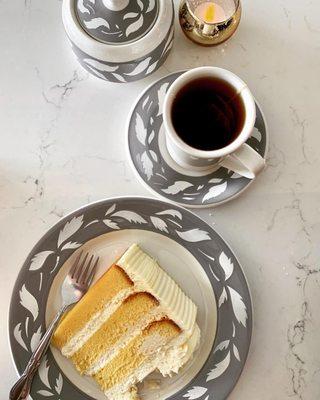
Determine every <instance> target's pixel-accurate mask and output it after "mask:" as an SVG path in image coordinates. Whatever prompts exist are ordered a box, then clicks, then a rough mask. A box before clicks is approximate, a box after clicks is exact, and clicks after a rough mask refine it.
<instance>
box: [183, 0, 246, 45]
mask: <svg viewBox="0 0 320 400" xmlns="http://www.w3.org/2000/svg"><path fill="white" fill-rule="evenodd" d="M240 18H241V4H240V0H211V1H209V0H182V1H181V4H180V9H179V21H180V25H181V28H182V30H183V32H184V34H185V35H186V36H187V37H188V38H189V39H191V40H192V41H194V42H196V43H198V44H201V45H204V46H214V45H217V44H220V43H222V42H224V41H225V40H227V39H229V38H230V37H231V36H232V35H233V34H234V32H235V31H236V30H237V27H238V25H239V22H240Z"/></svg>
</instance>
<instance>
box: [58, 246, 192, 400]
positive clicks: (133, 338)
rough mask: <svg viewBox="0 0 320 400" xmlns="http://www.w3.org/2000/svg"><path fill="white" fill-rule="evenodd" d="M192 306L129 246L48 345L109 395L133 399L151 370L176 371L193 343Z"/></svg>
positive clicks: (117, 399)
mask: <svg viewBox="0 0 320 400" xmlns="http://www.w3.org/2000/svg"><path fill="white" fill-rule="evenodd" d="M196 314H197V308H196V306H195V304H194V303H193V302H192V301H191V300H190V299H189V298H188V297H187V296H186V295H185V294H184V293H183V292H182V290H181V289H180V288H179V287H178V285H177V284H176V283H175V282H174V281H173V280H172V279H171V278H170V277H169V275H168V274H167V273H166V272H164V271H163V270H162V269H161V268H160V267H159V265H158V264H157V263H156V261H155V260H153V259H152V258H151V257H150V256H148V255H147V254H146V253H144V252H143V251H142V250H141V249H140V247H139V246H137V245H136V244H134V245H132V246H131V247H130V248H129V249H128V250H127V251H126V252H125V254H124V255H123V256H122V257H121V258H120V259H119V260H118V261H117V262H116V263H115V264H114V265H112V266H111V267H110V268H109V269H108V271H107V272H106V273H105V274H104V275H103V276H102V277H101V278H100V279H99V280H98V281H97V282H96V283H95V284H94V285H93V286H92V287H91V288H90V290H89V291H88V293H87V294H86V295H85V296H84V297H83V298H82V300H81V301H80V302H79V303H78V304H76V305H75V306H74V308H73V309H72V310H71V311H70V312H69V313H68V314H67V315H66V316H65V318H64V319H63V320H62V322H61V323H60V325H59V327H58V329H57V330H56V332H55V335H54V338H53V344H54V346H56V347H57V348H59V349H60V350H61V352H62V354H63V355H64V356H66V357H68V358H70V359H71V360H72V362H73V363H74V365H75V367H76V368H77V370H78V371H79V372H80V373H81V374H86V375H90V376H92V377H93V379H95V380H96V382H97V383H98V384H99V385H100V387H101V388H102V390H103V391H104V393H105V394H106V396H107V397H108V398H109V399H110V400H120V399H121V400H122V399H123V400H124V399H136V398H138V395H137V388H136V384H137V383H139V382H141V381H142V380H143V379H144V378H145V377H146V376H147V375H149V374H150V373H151V372H153V371H155V370H158V371H160V372H161V374H162V375H163V376H166V375H171V374H172V373H177V372H178V371H179V369H180V368H181V367H182V366H183V365H184V364H185V363H186V362H187V361H188V360H189V359H190V358H191V356H192V354H193V352H194V350H195V348H196V347H197V345H198V343H199V338H200V331H199V328H198V326H197V324H196Z"/></svg>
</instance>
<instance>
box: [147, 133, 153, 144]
mask: <svg viewBox="0 0 320 400" xmlns="http://www.w3.org/2000/svg"><path fill="white" fill-rule="evenodd" d="M153 139H154V131H152V132H151V133H150V135H149V137H148V143H149V144H151V143H152V141H153Z"/></svg>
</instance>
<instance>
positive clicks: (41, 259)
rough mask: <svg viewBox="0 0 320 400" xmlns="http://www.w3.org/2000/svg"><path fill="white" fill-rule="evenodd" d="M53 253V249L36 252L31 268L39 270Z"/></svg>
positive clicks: (31, 269)
mask: <svg viewBox="0 0 320 400" xmlns="http://www.w3.org/2000/svg"><path fill="white" fill-rule="evenodd" d="M53 253H54V252H53V251H50V250H46V251H41V252H40V253H38V254H36V255H35V256H34V257H33V258H32V260H31V263H30V267H29V270H30V271H37V270H38V269H40V268H41V267H42V266H43V264H44V263H45V261H46V259H47V258H48V256H49V255H50V254H53Z"/></svg>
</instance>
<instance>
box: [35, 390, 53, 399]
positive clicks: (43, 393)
mask: <svg viewBox="0 0 320 400" xmlns="http://www.w3.org/2000/svg"><path fill="white" fill-rule="evenodd" d="M37 393H38V394H41V396H44V397H51V396H53V395H54V393H52V392H49V390H38V391H37Z"/></svg>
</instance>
